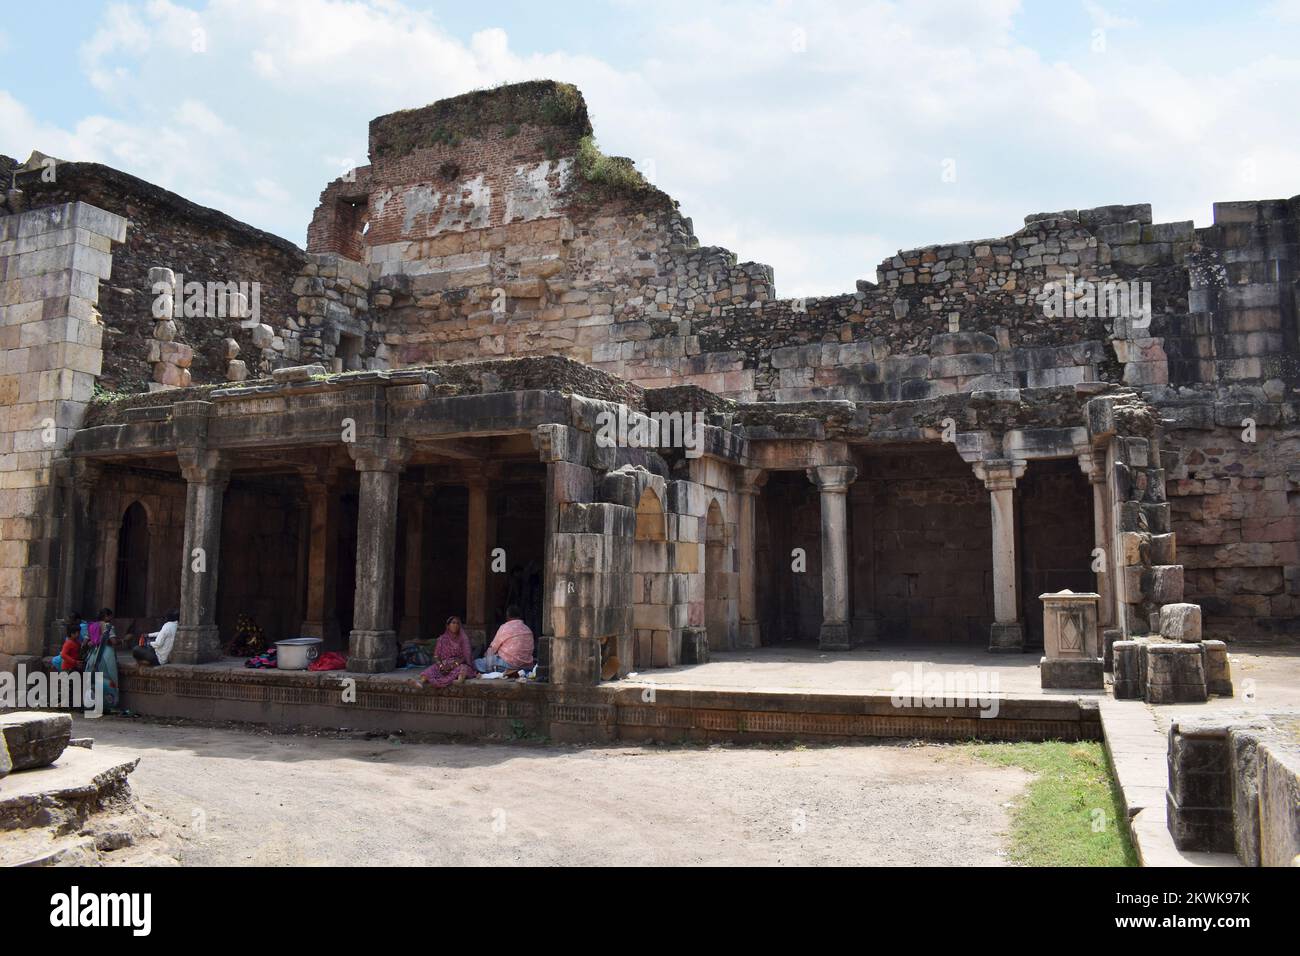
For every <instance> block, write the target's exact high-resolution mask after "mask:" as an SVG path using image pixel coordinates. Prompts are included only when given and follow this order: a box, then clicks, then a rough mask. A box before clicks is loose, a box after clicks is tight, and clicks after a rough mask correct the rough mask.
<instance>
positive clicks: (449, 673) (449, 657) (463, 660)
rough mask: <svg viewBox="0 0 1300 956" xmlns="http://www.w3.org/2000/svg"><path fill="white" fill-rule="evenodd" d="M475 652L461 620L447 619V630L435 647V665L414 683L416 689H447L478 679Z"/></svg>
mask: <svg viewBox="0 0 1300 956" xmlns="http://www.w3.org/2000/svg"><path fill="white" fill-rule="evenodd" d="M473 661H474V652H473V651H471V650H470V646H469V635H468V634H466V633H465V629H464V628H462V627H461V626H460V618H458V617H456V616H455V615H452V616H451V617H449V618H447V629H446V630H444V631H443V632H442V635H441V636H440V637H439V638H438V642H437V643H436V644H434V645H433V664H432V665H430V666H429V667H426V668H425V669H424V670H422V671H421V672H420V676H419V677H418V678H416V679H415V680H414V681H412V683H413V684H415V686H416V687H426V686H429V687H446V686H448V685H449V684H456V683H459V682H460V681H463V680H470V679H471V678H474V677H477V676H478V672H477V671H476V670H474V664H473Z"/></svg>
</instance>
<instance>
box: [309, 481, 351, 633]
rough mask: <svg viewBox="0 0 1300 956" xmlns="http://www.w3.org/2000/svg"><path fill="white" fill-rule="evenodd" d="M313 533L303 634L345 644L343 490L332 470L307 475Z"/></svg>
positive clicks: (311, 534) (311, 530)
mask: <svg viewBox="0 0 1300 956" xmlns="http://www.w3.org/2000/svg"><path fill="white" fill-rule="evenodd" d="M303 491H304V492H306V495H307V512H308V516H309V518H308V522H309V524H310V530H309V531H308V535H307V538H308V544H307V608H306V612H305V614H304V615H303V622H302V627H301V628H300V631H301V632H302V635H303V636H304V637H319V638H321V639H322V640H323V641H324V642H325V646H326V647H338V646H340V645H341V642H340V638H341V635H340V634H339V622H338V617H337V614H336V603H335V593H334V592H335V587H336V584H337V581H338V559H339V487H338V476H337V475H336V474H335V473H334V471H333V470H332V469H326V468H319V469H316V468H313V469H311V470H310V471H308V472H306V473H304V475H303Z"/></svg>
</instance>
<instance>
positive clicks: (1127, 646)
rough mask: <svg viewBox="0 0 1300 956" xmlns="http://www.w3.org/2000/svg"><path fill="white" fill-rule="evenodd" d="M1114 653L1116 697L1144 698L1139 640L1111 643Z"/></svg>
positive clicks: (1118, 698) (1122, 698) (1124, 698)
mask: <svg viewBox="0 0 1300 956" xmlns="http://www.w3.org/2000/svg"><path fill="white" fill-rule="evenodd" d="M1111 650H1112V653H1113V654H1114V674H1115V684H1114V690H1115V699H1116V700H1141V699H1142V680H1141V677H1140V675H1141V672H1142V658H1141V655H1140V652H1139V647H1138V642H1137V641H1115V642H1114V643H1113V644H1112V645H1111Z"/></svg>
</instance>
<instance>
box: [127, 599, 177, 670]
mask: <svg viewBox="0 0 1300 956" xmlns="http://www.w3.org/2000/svg"><path fill="white" fill-rule="evenodd" d="M180 619H181V613H180V611H168V612H167V623H165V624H164V625H163V626H162V627H160V628H159V629H158V630H156V631H154V632H153V633H152V634H150V635H149V636H150V637H151V638H153V640H152V641H150V642H149V643H148V644H146V643H145V642H144V639H143V638H141V640H140V646H139V647H133V648H131V656H132V657H134V658H135V659H136V660H137V661H139V662H140V663H141V664H152V665H155V666H157V665H161V664H166V663H167V658H169V657H171V653H172V645H173V644H175V643H176V627H177V623H176V622H177V621H179V620H180Z"/></svg>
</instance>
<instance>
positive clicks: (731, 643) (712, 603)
mask: <svg viewBox="0 0 1300 956" xmlns="http://www.w3.org/2000/svg"><path fill="white" fill-rule="evenodd" d="M727 558H728V552H727V525H726V522H725V521H723V518H722V508H721V507H719V506H718V500H717V499H716V498H715V499H713V501H712V502H710V504H709V511H708V515H707V517H706V518H705V522H704V627H705V630H706V632H707V634H708V638H709V647H710V648H713V649H715V650H731V649H732V648H733V647H735V639H734V635H733V634H732V633H731V626H730V621H731V618H732V615H731V613H730V610H731V608H730V601H731V599H732V593H731V587H730V584H731V581H732V579H733V578H734V575H733V574H732V569H731V567H730V564H729V562H728V560H727Z"/></svg>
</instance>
